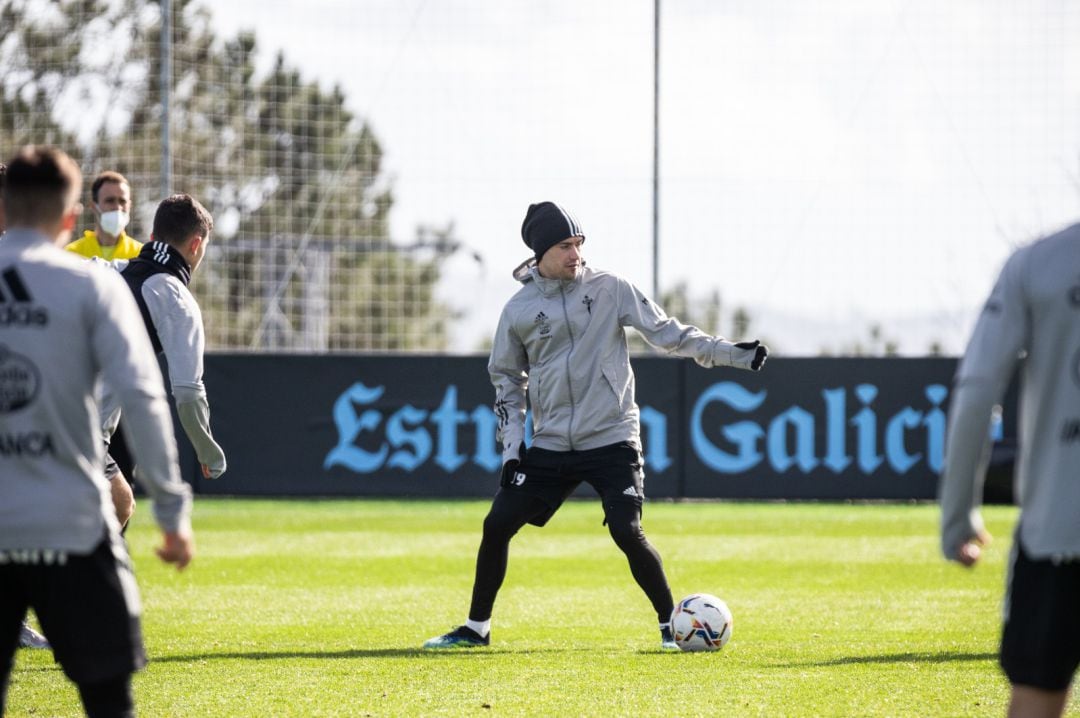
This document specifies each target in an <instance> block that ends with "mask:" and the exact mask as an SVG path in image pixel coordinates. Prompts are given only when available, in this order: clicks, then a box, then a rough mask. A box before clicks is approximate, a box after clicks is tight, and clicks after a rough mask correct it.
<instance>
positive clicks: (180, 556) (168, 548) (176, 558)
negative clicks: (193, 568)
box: [154, 533, 195, 571]
mask: <svg viewBox="0 0 1080 718" xmlns="http://www.w3.org/2000/svg"><path fill="white" fill-rule="evenodd" d="M164 537H165V543H164V545H162V546H161V547H159V548H156V549H154V553H156V554H157V555H158V558H160V559H161V560H162V561H164V562H165V563H175V564H176V570H177V571H182V570H183V569H184V567H185V566H187V565H188V564H189V563H191V558H192V556H194V555H195V539H194V537H192V536H191V534H181V533H166V534H164Z"/></svg>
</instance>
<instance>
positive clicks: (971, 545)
mask: <svg viewBox="0 0 1080 718" xmlns="http://www.w3.org/2000/svg"><path fill="white" fill-rule="evenodd" d="M992 540H993V538H992V537H991V536H990V534H989V533H987V532H986V531H983V532H982V533H980V534H979V535H978V536H976V537H975V538H973V539H971V540H970V541H968V542H967V543H965V544H963V545H962V546H960V548H959V550H957V552H956V560H957V561H959V562H960V563H962V564H964V565H965V566H968V567H971V566H974V565H975V563H976V562H977V561H978V560H979V557H981V556H982V547H983V546H985V545H987V544H988V543H990V542H991V541H992Z"/></svg>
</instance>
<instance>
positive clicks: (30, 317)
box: [0, 267, 49, 327]
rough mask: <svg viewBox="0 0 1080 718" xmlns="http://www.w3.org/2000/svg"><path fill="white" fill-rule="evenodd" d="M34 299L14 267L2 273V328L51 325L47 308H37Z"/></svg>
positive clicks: (0, 296)
mask: <svg viewBox="0 0 1080 718" xmlns="http://www.w3.org/2000/svg"><path fill="white" fill-rule="evenodd" d="M32 301H33V297H32V296H31V295H30V291H29V290H28V289H27V288H26V285H25V284H24V283H23V280H22V277H20V276H19V273H18V272H17V271H15V268H14V267H11V268H9V269H5V270H4V271H3V272H2V273H0V326H4V327H7V326H16V327H43V326H45V325H46V324H48V323H49V312H48V311H47V310H46V309H45V307H35V306H34V305H33V304H31V302H32Z"/></svg>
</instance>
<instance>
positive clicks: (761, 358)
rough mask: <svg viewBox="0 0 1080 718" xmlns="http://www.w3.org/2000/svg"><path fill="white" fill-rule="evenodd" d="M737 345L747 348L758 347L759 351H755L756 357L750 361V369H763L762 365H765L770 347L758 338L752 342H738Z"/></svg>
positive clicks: (739, 347) (737, 346)
mask: <svg viewBox="0 0 1080 718" xmlns="http://www.w3.org/2000/svg"><path fill="white" fill-rule="evenodd" d="M735 347H736V348H738V349H746V350H750V349H754V348H755V347H756V348H757V351H756V352H754V359H753V361H751V362H750V369H751V370H753V371H761V367H762V366H764V365H765V358H766V357H768V356H769V347H767V346H765V345H764V344H762V343H761V342H760V341H758V340H757V339H755V340H754V341H752V342H737V343H736V344H735Z"/></svg>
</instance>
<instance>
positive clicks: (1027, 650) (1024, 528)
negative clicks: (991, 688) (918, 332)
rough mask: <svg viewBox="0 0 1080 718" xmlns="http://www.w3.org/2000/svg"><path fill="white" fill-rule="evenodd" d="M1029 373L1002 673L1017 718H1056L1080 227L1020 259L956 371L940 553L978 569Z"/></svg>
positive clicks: (1075, 526)
mask: <svg viewBox="0 0 1080 718" xmlns="http://www.w3.org/2000/svg"><path fill="white" fill-rule="evenodd" d="M1017 366H1019V367H1020V376H1021V398H1020V404H1019V411H1020V416H1019V421H1018V423H1019V427H1020V436H1019V446H1020V451H1019V455H1018V457H1017V461H1016V467H1015V472H1016V473H1015V479H1014V482H1015V486H1016V496H1017V497H1018V499H1019V501H1018V503H1019V504H1020V507H1021V512H1020V520H1019V523H1018V524H1017V527H1016V532H1015V536H1014V540H1013V544H1012V556H1011V568H1010V571H1009V579H1008V585H1007V587H1006V597H1005V610H1004V625H1003V629H1002V637H1001V656H1000V659H1001V666H1002V668H1003V669H1004V671H1005V674H1006V675H1007V676H1008V678H1009V681H1010V683H1011V684H1012V699H1011V705H1010V707H1009V715H1010V716H1014V715H1015V716H1020V715H1023V716H1037V715H1038V716H1058V715H1061V714H1062V712H1063V711H1064V710H1065V703H1066V701H1067V699H1068V691H1069V687H1070V685H1071V683H1072V680H1073V676H1074V674H1075V673H1076V669H1077V666H1078V665H1080V224H1076V225H1073V226H1071V227H1069V228H1067V229H1065V230H1063V231H1061V232H1058V233H1057V234H1054V235H1051V236H1049V237H1045V238H1043V239H1041V240H1039V241H1037V242H1034V243H1033V244H1030V245H1028V246H1026V247H1022V248H1021V249H1019V250H1017V251H1016V252H1015V253H1014V254H1013V255H1012V256H1011V257H1010V258H1009V260H1008V261H1007V262H1006V263H1005V267H1004V269H1002V271H1001V276H1000V277H999V278H998V280H997V283H996V284H995V286H994V289H993V291H992V292H991V294H990V298H989V299H988V300H987V302H986V304H985V305H984V306H983V310H982V314H981V315H980V317H979V320H978V322H977V323H976V325H975V331H974V333H973V334H972V337H971V340H970V342H969V344H968V347H967V351H966V352H965V354H964V358H963V360H962V361H961V362H960V366H959V368H958V370H957V374H956V379H955V388H954V391H953V398H952V406H951V408H950V411H949V427H948V433H947V435H946V456H945V467H944V472H943V475H942V480H941V488H940V493H941V547H942V551H943V552H944V554H945V557H946V558H948V559H950V560H953V561H959V562H960V563H962V564H964V565H966V566H971V565H974V564H975V562H976V561H978V559H979V556H980V554H981V549H980V545H982V544H984V543H986V542H987V541H988V540H989V539H990V535H989V534H988V533H987V531H986V528H985V526H984V525H983V521H982V517H981V515H980V512H979V505H980V501H981V496H982V484H983V481H984V478H985V470H986V460H987V459H988V456H989V451H987V448H988V446H987V444H988V436H989V425H990V416H991V412H992V410H993V407H994V405H995V404H996V403H998V402H999V401H1001V397H1002V396H1003V395H1004V393H1005V390H1006V388H1007V386H1008V383H1009V380H1010V379H1011V378H1012V375H1013V373H1014V371H1015V370H1016V368H1017Z"/></svg>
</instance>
